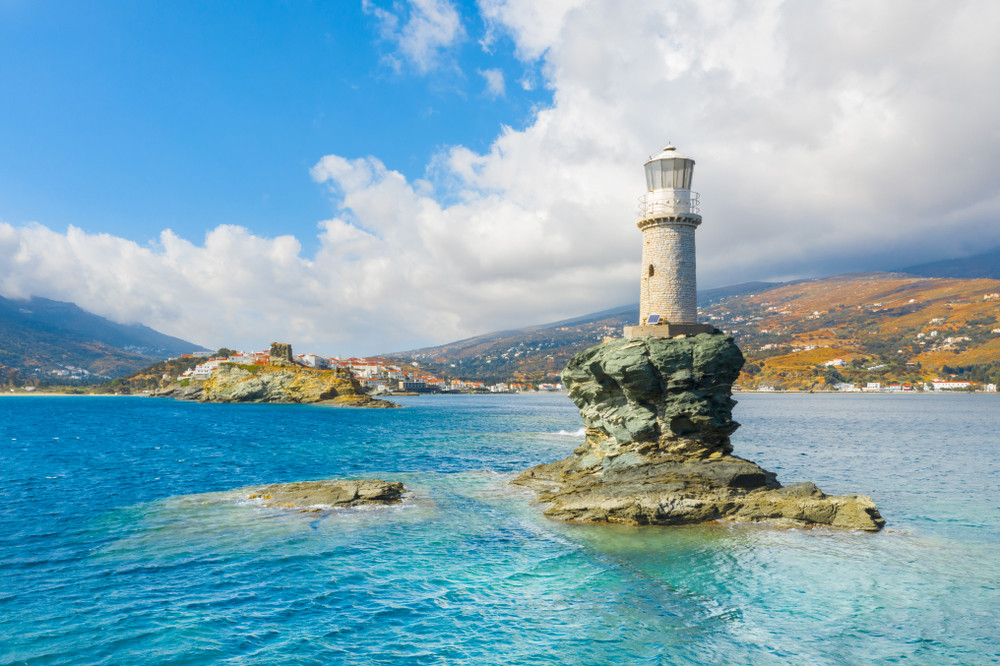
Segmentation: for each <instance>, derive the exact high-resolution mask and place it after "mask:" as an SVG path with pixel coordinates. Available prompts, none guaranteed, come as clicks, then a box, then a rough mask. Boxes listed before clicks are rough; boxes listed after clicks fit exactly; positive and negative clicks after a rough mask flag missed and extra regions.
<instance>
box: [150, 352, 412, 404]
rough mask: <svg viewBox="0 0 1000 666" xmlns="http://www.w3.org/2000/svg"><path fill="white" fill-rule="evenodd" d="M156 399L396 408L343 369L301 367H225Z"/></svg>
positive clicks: (178, 386) (175, 386) (160, 394)
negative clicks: (362, 386)
mask: <svg viewBox="0 0 1000 666" xmlns="http://www.w3.org/2000/svg"><path fill="white" fill-rule="evenodd" d="M196 384H200V386H198V385H196ZM154 395H156V396H163V397H171V398H178V399H181V400H197V401H199V402H276V403H305V404H311V403H323V404H332V405H342V406H347V407H397V406H398V405H396V404H395V403H392V402H389V401H387V400H376V399H374V398H372V397H370V396H368V395H366V394H365V393H364V391H363V390H362V389H361V385H360V384H359V383H358V380H357V379H355V378H354V376H353V375H352V374H351V373H350V372H349V371H348V370H345V369H343V368H336V369H334V370H314V369H312V368H305V367H301V366H295V367H282V366H277V367H275V366H273V365H267V366H249V367H248V366H240V365H235V364H231V363H223V364H221V365H219V367H218V369H216V370H215V372H214V373H212V376H211V378H209V379H207V380H205V381H204V382H193V381H192V382H190V384H189V385H188V386H186V387H183V386H180V385H178V384H173V385H171V386H169V387H167V388H166V389H164V390H162V391H159V392H157V393H155V394H154Z"/></svg>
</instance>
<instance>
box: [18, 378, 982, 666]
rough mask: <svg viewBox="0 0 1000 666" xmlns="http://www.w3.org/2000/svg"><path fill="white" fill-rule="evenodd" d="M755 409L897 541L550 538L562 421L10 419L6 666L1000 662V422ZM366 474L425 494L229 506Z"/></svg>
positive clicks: (331, 414)
mask: <svg viewBox="0 0 1000 666" xmlns="http://www.w3.org/2000/svg"><path fill="white" fill-rule="evenodd" d="M737 397H738V398H739V400H740V405H739V406H738V407H737V408H736V418H737V420H739V421H741V422H742V423H743V427H742V428H741V429H740V430H739V431H738V432H737V434H736V436H735V437H734V442H735V445H736V451H735V452H736V454H738V455H741V456H743V457H746V458H750V459H752V460H755V461H757V462H760V463H761V464H762V465H764V466H765V467H767V468H768V469H771V470H774V471H776V472H778V475H779V479H781V480H782V481H784V482H786V483H791V482H795V481H802V480H812V481H814V482H816V483H817V485H819V486H820V487H821V488H822V489H823V490H824V491H826V492H828V493H845V492H861V493H865V494H868V495H870V496H872V497H873V498H874V499H875V501H876V503H877V504H878V505H879V508H880V509H881V511H882V515H883V516H884V517H885V518H886V519H887V521H888V526H887V529H886V530H885V531H883V532H882V533H880V534H874V535H872V534H865V533H858V532H840V531H834V530H828V529H814V530H782V529H774V528H768V527H762V526H755V525H726V524H713V525H704V526H694V527H683V528H656V527H650V528H630V527H616V526H596V525H569V524H563V523H556V522H552V521H549V520H547V519H545V518H544V517H542V516H541V515H540V512H539V510H538V508H537V507H534V506H532V505H531V504H530V496H528V495H526V494H525V493H524V492H523V491H521V490H519V489H516V488H513V487H511V486H509V485H508V481H509V479H510V478H511V477H512V476H513V474H514V473H515V472H517V471H519V470H522V469H524V468H526V467H529V466H531V465H535V464H538V463H540V462H547V461H550V460H555V459H557V458H561V457H564V456H566V455H568V454H569V453H570V452H571V451H572V449H573V448H575V447H576V446H578V445H579V444H580V443H581V442H582V433H581V432H580V428H581V424H580V418H579V415H578V413H577V411H576V409H575V407H573V405H572V404H571V403H570V402H569V401H568V400H567V399H566V397H565V396H563V395H520V396H447V397H445V396H440V397H437V396H436V397H416V398H405V399H402V400H400V402H401V403H403V404H405V406H406V409H399V410H360V409H336V408H324V407H307V406H278V405H198V404H190V403H179V402H173V401H170V400H162V399H148V398H135V399H131V398H128V399H120V400H101V399H95V398H75V399H72V400H67V399H58V398H53V399H49V398H37V399H33V400H0V499H2V502H0V663H2V664H135V663H157V664H382V663H398V664H438V663H441V664H445V663H447V664H608V663H615V664H701V663H713V664H714V663H732V664H745V663H754V664H786V663H816V664H843V663H857V664H862V663H894V662H902V663H916V664H948V663H954V664H978V663H989V662H991V661H994V660H997V659H1000V638H998V637H997V632H996V623H997V609H998V608H1000V592H998V584H1000V557H997V553H998V552H1000V550H998V546H1000V511H998V509H1000V484H998V482H997V478H998V472H1000V436H998V434H997V433H998V425H1000V423H998V421H1000V416H998V415H1000V396H990V395H961V396H934V395H915V396H894V395H864V396H840V395H746V394H745V395H740V396H737ZM358 476H378V477H381V478H386V479H398V480H401V481H404V482H405V483H406V484H407V486H408V487H409V488H410V489H411V491H412V492H411V495H410V496H409V498H408V499H407V501H406V502H405V503H404V504H402V505H396V506H391V507H382V508H367V509H360V510H342V511H336V512H332V513H328V514H325V515H321V516H317V515H312V514H294V513H285V512H283V511H279V510H275V509H268V508H266V507H262V506H260V505H258V504H255V503H252V502H245V501H240V500H239V498H238V497H236V496H235V495H234V494H233V493H231V492H228V491H230V490H232V489H233V488H237V487H239V486H245V485H252V484H263V483H276V482H285V481H294V480H302V479H321V478H336V477H358Z"/></svg>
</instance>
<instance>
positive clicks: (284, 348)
mask: <svg viewBox="0 0 1000 666" xmlns="http://www.w3.org/2000/svg"><path fill="white" fill-rule="evenodd" d="M270 356H271V365H275V366H282V365H296V363H295V357H294V356H292V346H291V345H290V344H288V343H286V342H272V343H271V354H270Z"/></svg>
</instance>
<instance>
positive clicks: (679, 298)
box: [639, 217, 701, 324]
mask: <svg viewBox="0 0 1000 666" xmlns="http://www.w3.org/2000/svg"><path fill="white" fill-rule="evenodd" d="M700 223H701V220H700V218H694V217H692V218H668V219H664V218H660V219H656V220H643V221H642V222H640V223H639V228H640V229H642V282H641V292H640V296H639V323H640V324H644V323H646V318H647V317H648V316H649V315H651V314H658V315H660V316H661V317H662V318H663V319H665V320H666V321H669V322H671V323H674V324H693V323H696V322H697V321H698V301H697V284H696V278H695V247H694V231H695V228H696V227H697V226H698V224H700ZM650 267H652V275H650Z"/></svg>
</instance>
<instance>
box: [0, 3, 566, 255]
mask: <svg viewBox="0 0 1000 666" xmlns="http://www.w3.org/2000/svg"><path fill="white" fill-rule="evenodd" d="M374 7H375V5H373V6H372V8H369V9H368V11H366V9H365V7H363V6H362V4H361V3H360V2H345V1H343V0H338V1H334V2H213V3H204V2H164V3H136V2H128V1H122V2H87V3H72V2H44V1H43V2H27V1H24V2H10V1H7V2H2V3H0V81H2V82H3V88H4V91H5V92H4V95H3V97H4V98H5V100H6V101H0V114H2V118H3V122H2V123H0V155H3V158H2V159H0V211H2V213H0V215H2V216H3V219H5V220H7V221H9V222H12V223H21V222H27V221H39V222H41V223H43V224H46V225H49V226H52V227H53V228H64V227H65V226H66V225H70V224H73V225H77V226H79V227H82V228H84V229H86V230H88V231H93V232H106V233H111V234H115V235H118V236H123V237H126V238H131V239H135V240H138V241H142V242H146V241H148V240H150V239H152V238H155V237H156V236H157V235H158V234H159V233H160V231H161V230H162V229H164V228H170V229H173V230H174V231H176V232H177V233H179V234H180V235H182V236H185V237H187V238H192V239H199V238H200V237H201V236H202V235H203V234H204V232H205V231H206V229H209V228H212V227H214V226H216V225H218V224H239V225H245V226H247V227H249V228H251V229H253V230H254V231H255V232H257V233H261V234H265V235H277V234H280V233H288V232H289V231H292V230H294V231H295V232H296V233H297V234H299V235H301V236H302V237H303V239H304V240H305V241H306V242H307V243H308V242H311V241H312V240H313V239H312V236H314V232H313V229H314V227H315V224H316V222H317V221H319V220H321V219H324V218H325V217H326V216H328V215H329V214H330V212H331V204H330V201H329V198H328V197H327V196H326V194H325V192H324V191H323V189H322V188H320V187H319V186H318V185H317V184H316V183H315V182H313V180H312V179H311V178H310V177H309V169H310V168H311V167H312V166H313V164H315V162H316V161H317V160H318V159H319V158H320V157H321V156H322V155H324V154H327V153H337V154H341V155H349V156H358V157H360V156H365V155H378V156H379V157H380V159H382V160H383V161H384V162H385V163H386V164H389V165H391V166H392V168H393V169H395V170H398V171H400V172H401V173H403V174H404V175H406V176H407V178H409V179H414V178H420V177H423V176H424V175H425V169H426V167H427V164H428V162H429V161H430V158H431V156H432V155H433V154H434V152H435V151H436V150H437V149H439V148H440V147H441V146H446V145H452V144H462V145H466V146H468V147H470V148H471V149H473V150H477V151H484V150H487V149H488V147H489V144H490V142H491V141H492V139H493V137H495V136H496V134H497V133H498V131H499V128H500V126H501V125H502V124H506V125H510V126H513V127H523V126H524V125H525V124H527V123H528V122H530V120H531V117H532V110H533V108H535V106H537V105H539V104H542V105H544V104H546V103H549V102H550V101H551V91H549V90H546V89H545V88H544V87H538V88H536V89H534V90H531V91H527V90H524V89H523V88H522V86H521V85H519V84H518V83H517V81H518V80H520V79H523V78H524V77H525V76H528V77H529V78H532V77H533V78H535V79H538V76H537V74H536V73H534V72H532V69H533V68H532V67H531V66H530V64H528V66H525V65H524V64H522V63H520V62H519V61H518V60H517V59H516V58H514V57H513V55H512V46H513V45H512V43H511V41H510V39H509V38H504V39H501V40H498V41H497V42H496V43H494V44H493V45H492V46H491V49H490V52H489V53H487V52H484V50H483V49H482V48H481V47H480V46H479V44H478V43H477V40H479V39H481V38H482V36H483V33H484V27H483V22H482V20H481V19H480V18H479V15H478V13H477V12H476V10H475V5H474V4H473V5H471V6H464V7H463V6H457V9H458V10H459V12H460V13H461V17H462V26H463V29H464V31H465V33H466V37H464V38H460V40H459V43H458V45H457V47H456V48H455V49H454V50H453V51H451V52H449V53H447V54H440V55H434V54H433V53H432V54H431V55H432V57H433V58H435V59H437V60H439V61H440V63H439V64H437V63H436V64H437V66H435V67H434V68H433V70H432V71H430V72H427V73H423V72H421V71H420V66H419V64H418V63H410V62H398V60H399V59H398V57H397V56H396V54H395V51H396V49H395V47H394V44H393V43H391V42H387V41H386V40H385V39H382V38H380V23H379V21H378V19H377V18H376V17H375V16H374V15H373V8H374ZM408 15H409V13H408V12H407V11H406V8H405V7H404V8H403V11H402V12H401V19H402V20H403V21H405V20H406V19H407V17H408ZM493 69H499V70H500V71H501V72H503V74H504V76H505V79H506V80H510V81H511V82H512V83H513V85H508V86H505V88H504V94H503V95H496V94H491V93H490V92H489V91H488V89H487V84H486V79H485V78H484V77H483V76H482V75H481V74H480V73H479V72H480V71H485V70H493Z"/></svg>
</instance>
